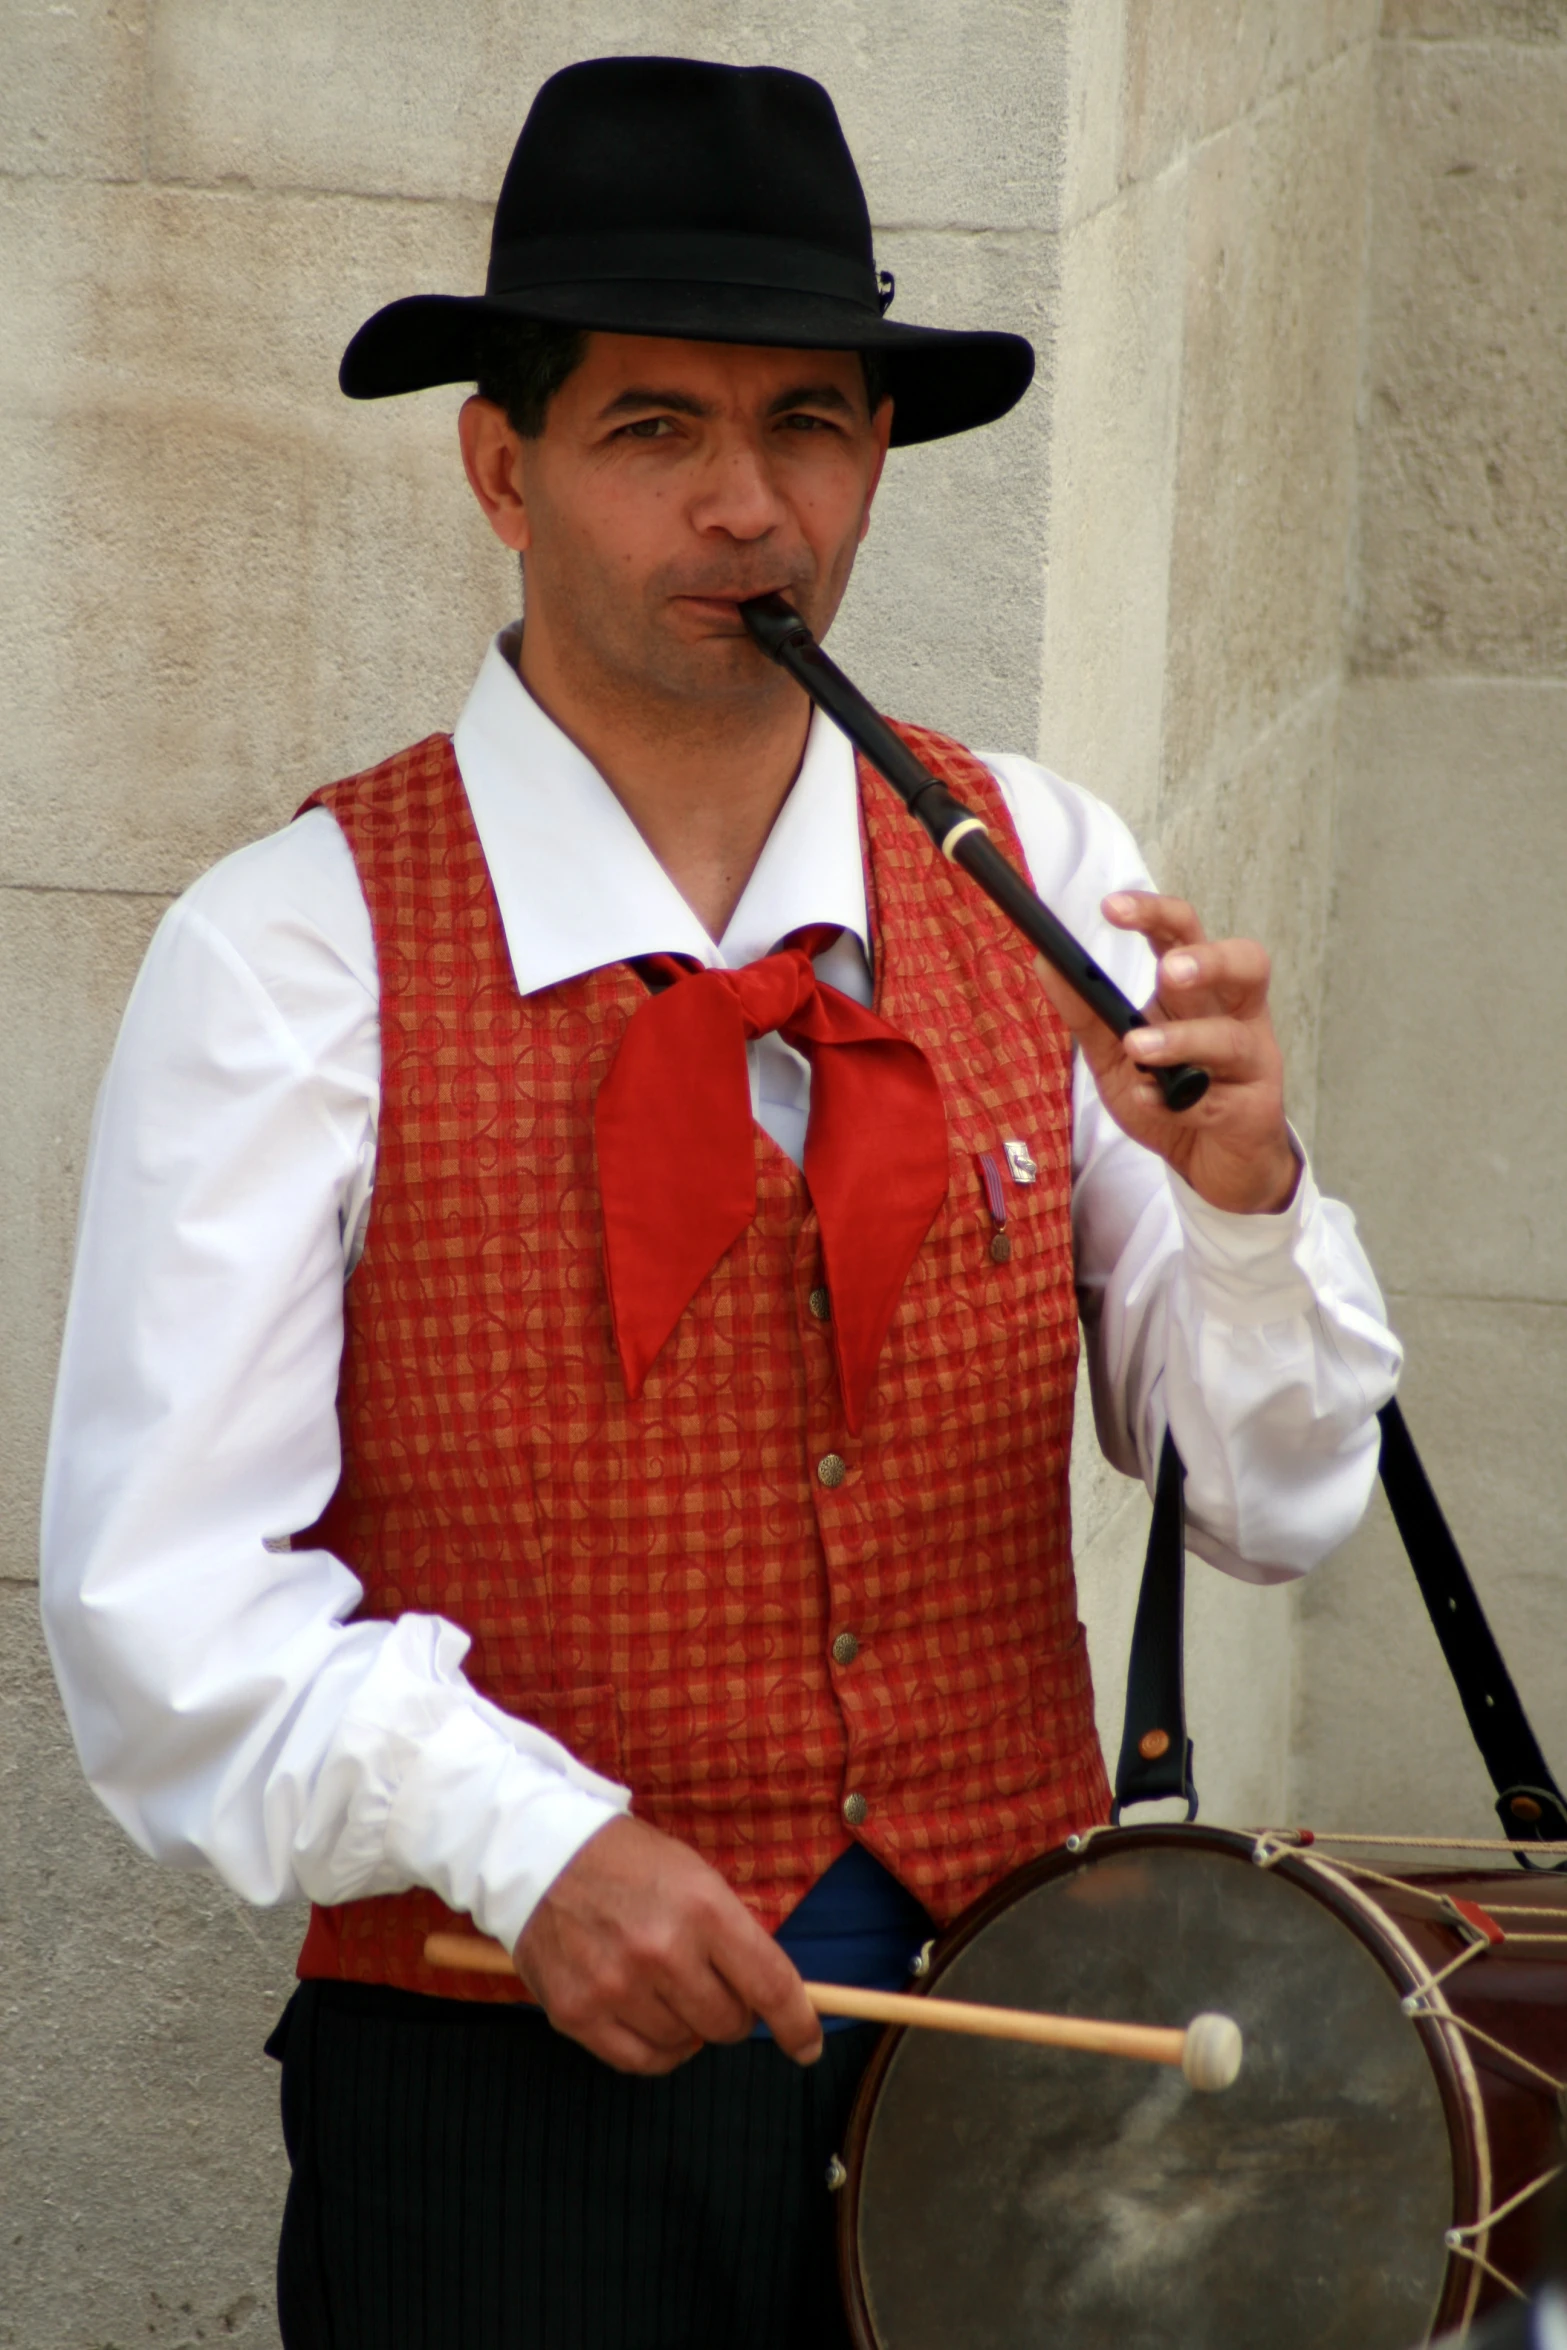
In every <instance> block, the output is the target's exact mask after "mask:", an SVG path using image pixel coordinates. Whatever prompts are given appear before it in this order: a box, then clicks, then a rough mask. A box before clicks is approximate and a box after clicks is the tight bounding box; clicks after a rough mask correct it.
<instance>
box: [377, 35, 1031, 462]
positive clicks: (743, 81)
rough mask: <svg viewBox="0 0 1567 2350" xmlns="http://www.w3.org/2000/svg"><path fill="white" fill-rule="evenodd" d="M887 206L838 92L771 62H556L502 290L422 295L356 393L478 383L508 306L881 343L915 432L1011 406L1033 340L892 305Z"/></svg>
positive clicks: (809, 340)
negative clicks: (879, 234) (961, 326)
mask: <svg viewBox="0 0 1567 2350" xmlns="http://www.w3.org/2000/svg"><path fill="white" fill-rule="evenodd" d="M891 283H892V281H891V279H890V278H887V277H885V276H884V275H882V276H879V275H878V272H877V268H876V263H875V259H874V257H873V255H872V251H871V224H870V215H869V213H868V212H867V210H866V208H865V197H864V193H863V191H862V189H861V187H860V182H859V175H858V173H857V172H856V171H855V168H854V161H853V158H852V157H851V155H850V153H849V149H848V146H847V143H846V142H845V139H844V136H843V132H842V130H841V128H840V127H839V123H838V117H837V114H836V113H835V111H834V109H833V103H832V100H831V99H830V98H829V97H828V95H827V92H826V91H825V90H824V89H823V88H822V86H821V84H820V83H819V82H814V81H811V80H810V79H809V78H808V76H806V75H805V74H801V73H789V72H785V71H784V70H783V69H782V68H780V67H777V66H770V65H759V66H733V65H705V64H698V63H696V62H694V61H693V60H691V59H689V58H681V57H600V58H593V59H591V60H589V61H587V62H586V63H584V64H581V65H569V66H567V67H566V69H565V70H564V72H562V73H557V74H554V75H552V77H551V78H550V80H549V81H547V82H546V83H545V84H544V86H543V88H542V89H541V90H540V91H539V93H538V96H537V97H536V98H535V99H534V101H533V105H532V107H531V108H530V109H529V113H528V119H527V121H526V122H525V123H524V124H523V126H522V135H521V137H520V138H519V139H518V141H517V145H516V148H515V151H514V152H513V155H512V159H511V163H510V165H509V167H508V169H507V173H506V178H505V182H504V184H503V186H502V188H501V194H500V202H499V203H498V204H497V205H496V208H495V228H494V234H493V237H492V239H491V244H490V267H489V276H488V279H487V282H486V287H485V291H484V292H483V293H482V294H474V295H460V294H414V295H411V296H410V297H408V298H407V299H406V300H404V301H401V302H393V303H391V304H389V305H388V307H387V308H386V309H384V310H378V311H377V312H376V314H375V316H374V317H373V318H371V319H368V320H367V321H366V323H365V324H364V325H363V326H362V327H361V328H360V329H359V332H358V333H357V334H356V335H355V337H354V339H353V341H352V342H351V343H350V344H349V346H348V349H347V350H346V351H345V353H344V354H343V364H342V367H341V369H340V371H339V375H338V381H339V382H340V383H341V385H342V387H343V390H344V391H345V392H347V394H348V395H349V397H350V399H354V400H379V399H383V398H385V397H386V396H387V395H388V394H389V393H392V392H417V391H423V390H424V389H425V388H426V387H427V386H429V385H431V384H444V383H463V382H472V381H473V380H474V378H475V376H476V374H477V350H478V343H479V339H480V336H481V333H482V331H483V329H484V327H485V325H486V323H487V322H488V321H490V320H494V319H505V318H516V319H539V320H552V321H555V322H556V323H558V324H561V325H567V326H582V327H593V328H598V329H601V330H604V331H606V332H609V333H616V334H641V335H672V336H678V337H681V338H682V339H689V340H692V341H697V342H715V343H762V344H772V345H778V346H787V347H792V348H795V349H801V350H829V351H874V352H876V353H877V354H878V356H879V358H880V361H881V364H882V369H883V372H884V375H885V378H886V381H887V385H888V388H889V390H890V391H891V394H892V398H893V404H894V405H893V427H892V437H893V440H894V441H896V442H907V441H932V440H937V439H939V438H940V437H941V436H942V435H943V434H944V433H953V432H964V431H966V430H967V429H968V428H969V427H970V426H971V425H976V424H989V423H991V422H992V421H993V420H994V419H995V418H996V417H998V416H1004V415H1005V414H1006V412H1007V410H1008V409H1009V408H1011V407H1012V406H1014V405H1015V403H1016V402H1017V401H1018V400H1020V399H1021V398H1022V396H1023V394H1024V392H1025V391H1026V390H1027V389H1028V385H1029V380H1030V378H1031V377H1032V375H1033V372H1034V353H1033V349H1032V347H1031V346H1030V345H1029V344H1028V343H1027V342H1025V341H1024V339H1023V337H1022V336H1021V335H1009V334H962V333H954V332H950V331H944V330H943V329H941V328H939V327H930V326H902V325H896V324H894V322H893V321H892V320H891V319H889V318H887V317H886V316H884V311H885V309H886V305H887V302H888V301H889V300H890V299H891Z"/></svg>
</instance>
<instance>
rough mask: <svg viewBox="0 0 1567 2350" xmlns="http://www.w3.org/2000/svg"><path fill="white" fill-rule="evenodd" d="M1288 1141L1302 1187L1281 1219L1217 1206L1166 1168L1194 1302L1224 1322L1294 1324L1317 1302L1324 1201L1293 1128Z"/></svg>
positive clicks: (1280, 1214) (1299, 1185)
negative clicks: (1316, 1260)
mask: <svg viewBox="0 0 1567 2350" xmlns="http://www.w3.org/2000/svg"><path fill="white" fill-rule="evenodd" d="M1289 1136H1290V1145H1291V1148H1292V1149H1293V1150H1294V1153H1295V1156H1296V1158H1297V1160H1298V1161H1299V1162H1300V1181H1299V1182H1298V1183H1297V1184H1296V1186H1295V1196H1294V1198H1293V1199H1292V1200H1291V1201H1290V1203H1289V1206H1288V1207H1287V1208H1281V1209H1280V1210H1279V1212H1278V1214H1277V1215H1276V1216H1240V1215H1235V1214H1234V1213H1232V1211H1231V1210H1230V1209H1228V1208H1216V1207H1213V1206H1212V1205H1211V1204H1210V1203H1209V1202H1208V1201H1207V1200H1205V1199H1204V1198H1203V1197H1202V1196H1201V1194H1200V1193H1198V1192H1195V1191H1193V1189H1192V1187H1191V1185H1190V1184H1189V1183H1188V1182H1187V1181H1186V1179H1185V1177H1184V1176H1181V1175H1178V1174H1177V1173H1176V1171H1175V1169H1174V1168H1173V1167H1169V1168H1167V1170H1166V1172H1167V1173H1168V1175H1169V1179H1170V1191H1171V1195H1172V1197H1173V1198H1174V1201H1175V1212H1176V1216H1177V1218H1178V1219H1179V1222H1180V1227H1181V1238H1182V1242H1183V1244H1184V1254H1185V1258H1186V1264H1187V1271H1188V1278H1189V1280H1190V1282H1191V1284H1192V1289H1193V1293H1194V1298H1195V1301H1196V1302H1197V1303H1198V1304H1200V1305H1201V1306H1202V1307H1203V1308H1204V1309H1205V1310H1206V1311H1207V1312H1209V1313H1211V1314H1214V1315H1216V1316H1218V1317H1219V1318H1220V1319H1221V1320H1223V1321H1226V1322H1232V1323H1250V1324H1261V1323H1264V1322H1283V1321H1288V1320H1290V1319H1292V1318H1293V1317H1294V1316H1296V1315H1298V1314H1301V1313H1303V1312H1307V1311H1309V1310H1310V1308H1311V1307H1312V1306H1314V1305H1315V1304H1316V1302H1317V1290H1316V1284H1315V1282H1314V1281H1313V1279H1312V1277H1311V1273H1310V1270H1309V1266H1310V1263H1311V1260H1312V1259H1313V1257H1314V1256H1315V1255H1316V1254H1317V1251H1318V1248H1319V1246H1320V1237H1321V1236H1320V1233H1319V1229H1318V1228H1319V1226H1320V1224H1321V1222H1322V1195H1321V1193H1320V1192H1319V1191H1318V1189H1317V1185H1316V1178H1315V1177H1314V1176H1313V1174H1312V1172H1311V1162H1310V1160H1309V1159H1308V1158H1307V1156H1306V1152H1305V1147H1304V1145H1303V1144H1302V1142H1301V1140H1300V1137H1299V1135H1298V1134H1297V1133H1296V1132H1295V1129H1294V1128H1293V1127H1291V1128H1290V1130H1289Z"/></svg>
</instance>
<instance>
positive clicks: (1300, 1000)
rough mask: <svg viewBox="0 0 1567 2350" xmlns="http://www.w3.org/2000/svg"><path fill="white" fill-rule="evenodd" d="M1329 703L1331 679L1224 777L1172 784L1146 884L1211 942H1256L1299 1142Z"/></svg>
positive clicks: (1327, 798) (1321, 866) (1317, 1004)
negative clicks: (1197, 917)
mask: <svg viewBox="0 0 1567 2350" xmlns="http://www.w3.org/2000/svg"><path fill="white" fill-rule="evenodd" d="M1337 702H1338V689H1337V686H1336V684H1335V683H1334V682H1333V681H1331V680H1329V681H1328V682H1327V683H1326V684H1324V685H1322V686H1319V687H1317V688H1316V689H1315V690H1314V691H1313V692H1310V693H1307V694H1304V695H1303V696H1302V697H1301V699H1300V700H1299V701H1298V702H1297V703H1296V704H1295V705H1294V707H1293V708H1292V709H1290V710H1288V711H1286V712H1285V713H1284V715H1283V716H1282V717H1281V718H1280V719H1279V720H1278V721H1277V723H1276V724H1274V725H1273V726H1270V727H1269V728H1267V729H1266V731H1265V732H1264V733H1263V734H1261V735H1260V736H1259V737H1258V739H1257V740H1256V741H1255V742H1253V743H1251V744H1250V745H1248V746H1247V748H1246V750H1245V751H1244V752H1243V753H1242V754H1241V755H1240V756H1239V757H1237V758H1236V760H1235V762H1234V764H1233V766H1231V767H1229V768H1228V769H1227V770H1226V771H1224V772H1221V773H1219V774H1217V775H1215V776H1213V777H1212V778H1211V779H1209V780H1207V781H1205V782H1203V783H1201V784H1197V783H1192V784H1190V785H1188V787H1187V788H1186V789H1185V790H1184V791H1182V790H1178V789H1176V788H1175V787H1174V786H1173V785H1172V786H1171V788H1170V789H1169V791H1168V792H1167V795H1166V797H1165V800H1164V802H1163V805H1162V807H1161V811H1160V825H1159V830H1158V833H1157V834H1156V835H1155V836H1154V837H1153V838H1152V839H1150V841H1149V842H1148V853H1149V857H1150V860H1151V863H1152V867H1153V872H1154V877H1155V879H1156V880H1157V881H1159V882H1160V884H1161V885H1162V886H1163V887H1165V888H1168V889H1171V890H1174V891H1175V892H1177V893H1178V894H1179V895H1181V896H1183V897H1187V898H1190V900H1191V901H1192V903H1193V904H1194V905H1195V906H1196V908H1197V910H1198V912H1199V913H1200V914H1201V916H1202V919H1203V924H1204V926H1205V928H1206V929H1207V932H1208V935H1209V936H1210V937H1211V938H1226V937H1229V938H1255V939H1260V940H1261V942H1262V944H1263V945H1264V946H1265V947H1266V948H1267V950H1268V953H1269V955H1270V956H1271V958H1272V962H1273V976H1272V980H1271V983H1270V989H1269V1002H1270V1005H1271V1008H1272V1013H1273V1024H1274V1027H1275V1029H1276V1030H1277V1032H1278V1037H1279V1042H1280V1044H1281V1046H1282V1047H1283V1051H1284V1066H1285V1071H1286V1082H1287V1087H1288V1094H1287V1098H1288V1103H1289V1111H1290V1116H1291V1117H1292V1119H1293V1120H1294V1122H1295V1125H1296V1127H1297V1129H1298V1130H1299V1132H1300V1134H1301V1135H1302V1136H1303V1138H1304V1139H1305V1140H1306V1141H1307V1142H1308V1143H1310V1142H1311V1140H1312V1138H1313V1135H1314V1133H1315V1130H1316V1122H1317V1073H1318V1049H1319V1040H1320V1035H1321V1018H1322V987H1323V974H1324V965H1325V960H1326V956H1327V937H1328V914H1329V898H1330V876H1331V870H1332V857H1333V824H1334V783H1335V761H1334V721H1335V716H1336V710H1337Z"/></svg>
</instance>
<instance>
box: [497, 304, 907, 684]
mask: <svg viewBox="0 0 1567 2350" xmlns="http://www.w3.org/2000/svg"><path fill="white" fill-rule="evenodd" d="M476 405H477V406H479V407H481V408H483V407H486V406H487V403H483V402H480V403H477V404H476ZM891 422H892V408H891V404H890V402H884V403H883V405H882V407H881V409H880V411H879V412H878V414H877V415H876V416H875V417H872V416H870V415H869V414H868V412H867V408H866V399H865V378H864V373H863V370H862V368H861V365H860V360H859V357H858V355H857V354H856V353H854V352H852V351H779V350H770V349H758V348H753V347H751V346H737V345H731V344H724V343H682V342H671V341H666V340H665V339H664V338H662V337H652V336H641V335H610V334H595V335H592V336H590V338H589V342H588V350H587V356H586V358H585V359H584V360H583V362H582V364H581V366H580V367H579V368H578V369H577V370H576V372H575V373H574V374H573V375H571V376H570V377H569V378H568V379H567V381H566V383H565V384H564V385H563V386H562V388H561V390H560V391H559V392H557V393H556V395H555V397H554V399H553V400H552V401H551V403H550V406H549V409H548V412H547V414H546V418H545V425H544V430H543V432H542V434H541V435H540V436H539V438H538V439H536V440H522V439H520V438H518V436H517V435H515V434H513V433H511V431H510V427H509V426H506V425H505V424H504V419H501V418H499V416H498V412H497V411H495V410H490V411H489V420H488V421H487V423H486V426H485V429H487V430H489V431H492V432H493V431H495V430H497V429H500V430H503V431H504V433H505V434H506V435H507V436H508V437H509V444H510V451H509V453H510V459H511V474H512V479H513V481H514V484H515V488H516V492H517V498H518V504H517V508H516V513H515V517H514V523H513V527H511V528H507V529H502V528H501V524H500V522H499V520H497V518H496V516H495V514H494V512H493V511H492V514H491V519H492V522H495V525H496V527H497V529H498V530H500V531H501V535H502V536H503V537H505V538H507V540H508V542H509V543H511V544H513V545H515V546H517V547H518V549H519V551H520V552H521V553H522V556H523V561H524V566H525V570H526V576H527V631H528V632H532V631H533V630H534V629H536V628H540V629H542V630H543V631H545V632H546V633H547V635H548V638H549V640H550V645H551V649H552V654H553V657H554V659H556V660H557V661H560V662H562V663H564V664H566V665H568V666H569V667H570V668H572V669H573V670H574V671H575V672H576V673H577V674H578V675H579V676H580V677H581V678H582V679H583V681H584V682H590V681H594V682H597V683H598V685H599V687H600V689H601V690H602V689H604V688H618V689H619V690H620V691H622V692H630V693H632V694H634V695H635V694H648V693H651V694H653V695H655V696H658V697H671V696H672V697H675V698H677V699H681V700H685V699H689V698H693V697H694V698H697V699H701V700H707V699H719V700H727V699H729V698H731V697H732V696H734V695H736V694H739V695H742V696H743V695H745V694H748V693H749V694H755V693H757V692H758V691H771V690H772V684H773V680H774V679H775V678H776V675H777V673H776V672H774V671H771V670H770V668H769V667H768V666H767V665H766V664H764V663H763V660H762V656H761V655H760V654H759V653H758V652H757V651H756V649H755V647H754V646H753V645H752V644H751V642H750V639H749V638H748V637H747V635H746V633H745V629H744V626H743V623H742V622H741V620H740V618H739V615H738V613H737V611H736V609H735V607H736V605H737V604H738V603H740V602H741V601H743V599H744V598H746V597H747V596H755V595H761V594H763V593H764V592H766V591H767V590H769V589H779V590H781V591H782V592H783V593H784V594H786V595H787V596H788V598H789V600H790V602H791V603H793V604H794V605H795V606H796V607H797V609H798V610H799V611H800V612H801V613H802V614H803V615H804V617H805V618H806V619H807V620H808V621H809V623H810V625H811V626H812V628H813V629H815V630H816V632H817V633H818V634H820V633H821V632H822V631H824V630H825V629H826V627H827V625H828V623H829V622H830V621H831V619H832V617H833V614H834V613H835V612H836V611H837V609H838V604H839V601H840V599H841V598H842V595H843V592H844V589H845V587H846V586H847V584H848V578H849V572H850V568H851V566H852V564H853V561H854V555H855V550H856V548H857V547H858V546H859V543H860V541H861V539H862V538H863V537H864V536H865V533H866V530H867V529H868V527H869V523H870V506H871V498H872V496H873V494H874V492H875V488H876V483H877V480H878V478H879V476H880V473H881V467H882V460H883V458H884V457H885V455H886V451H887V435H888V432H889V431H890V429H891Z"/></svg>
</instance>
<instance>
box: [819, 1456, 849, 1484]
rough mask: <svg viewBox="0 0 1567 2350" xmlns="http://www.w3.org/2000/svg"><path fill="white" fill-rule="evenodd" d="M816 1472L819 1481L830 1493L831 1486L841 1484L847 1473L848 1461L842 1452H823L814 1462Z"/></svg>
mask: <svg viewBox="0 0 1567 2350" xmlns="http://www.w3.org/2000/svg"><path fill="white" fill-rule="evenodd" d="M816 1474H817V1477H818V1479H819V1481H820V1482H821V1483H822V1484H823V1485H825V1486H826V1488H827V1490H828V1492H829V1493H830V1492H831V1491H832V1489H833V1487H834V1486H835V1485H841V1484H842V1483H843V1481H844V1479H845V1477H847V1475H848V1474H849V1467H848V1463H847V1462H846V1461H845V1459H844V1457H843V1455H842V1453H839V1452H824V1453H823V1454H822V1457H821V1459H820V1460H819V1461H818V1462H817V1464H816Z"/></svg>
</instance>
